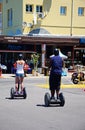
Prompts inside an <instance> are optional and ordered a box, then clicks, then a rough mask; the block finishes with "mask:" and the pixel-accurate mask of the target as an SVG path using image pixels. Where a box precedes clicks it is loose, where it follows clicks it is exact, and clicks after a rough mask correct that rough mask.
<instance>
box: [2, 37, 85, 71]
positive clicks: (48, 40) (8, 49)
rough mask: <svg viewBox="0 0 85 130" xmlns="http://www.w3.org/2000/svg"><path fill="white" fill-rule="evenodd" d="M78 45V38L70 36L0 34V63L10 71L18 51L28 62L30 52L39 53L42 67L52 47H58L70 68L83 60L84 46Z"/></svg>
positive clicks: (50, 53)
mask: <svg viewBox="0 0 85 130" xmlns="http://www.w3.org/2000/svg"><path fill="white" fill-rule="evenodd" d="M79 47H80V43H79V38H72V37H51V36H50V37H46V36H45V37H44V36H43V37H41V36H37V37H35V36H34V37H33V36H15V37H12V36H11V37H9V36H0V63H1V64H4V65H6V66H7V71H6V72H7V73H12V66H13V63H14V62H15V61H16V59H17V56H18V54H19V53H23V55H24V59H25V60H26V61H27V62H28V64H30V61H31V54H33V53H39V54H40V59H39V67H40V68H43V67H45V66H48V64H49V57H50V55H52V54H53V50H54V48H58V49H60V51H61V52H62V53H63V54H64V55H66V56H67V57H68V58H67V59H66V61H65V62H66V67H68V68H71V67H73V66H74V65H75V64H82V63H83V62H84V61H83V59H82V57H81V55H82V56H83V57H84V56H85V55H84V54H85V47H84V48H83V47H82V50H81V49H80V50H79Z"/></svg>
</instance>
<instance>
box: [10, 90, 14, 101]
mask: <svg viewBox="0 0 85 130" xmlns="http://www.w3.org/2000/svg"><path fill="white" fill-rule="evenodd" d="M10 96H11V99H14V88H11V91H10Z"/></svg>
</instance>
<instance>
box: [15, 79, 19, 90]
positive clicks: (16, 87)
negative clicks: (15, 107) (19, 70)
mask: <svg viewBox="0 0 85 130" xmlns="http://www.w3.org/2000/svg"><path fill="white" fill-rule="evenodd" d="M18 82H19V78H18V77H16V78H15V89H16V91H18Z"/></svg>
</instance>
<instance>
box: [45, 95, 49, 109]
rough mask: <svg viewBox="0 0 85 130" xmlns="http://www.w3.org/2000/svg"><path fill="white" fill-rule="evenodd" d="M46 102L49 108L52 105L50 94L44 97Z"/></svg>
mask: <svg viewBox="0 0 85 130" xmlns="http://www.w3.org/2000/svg"><path fill="white" fill-rule="evenodd" d="M44 102H45V106H46V107H48V106H49V105H50V94H49V93H46V94H45V96H44Z"/></svg>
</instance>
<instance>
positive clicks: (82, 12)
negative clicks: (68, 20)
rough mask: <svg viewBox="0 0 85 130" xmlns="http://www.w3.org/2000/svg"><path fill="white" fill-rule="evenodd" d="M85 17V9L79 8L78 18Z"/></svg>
mask: <svg viewBox="0 0 85 130" xmlns="http://www.w3.org/2000/svg"><path fill="white" fill-rule="evenodd" d="M83 15H84V8H83V7H79V8H78V16H83Z"/></svg>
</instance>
